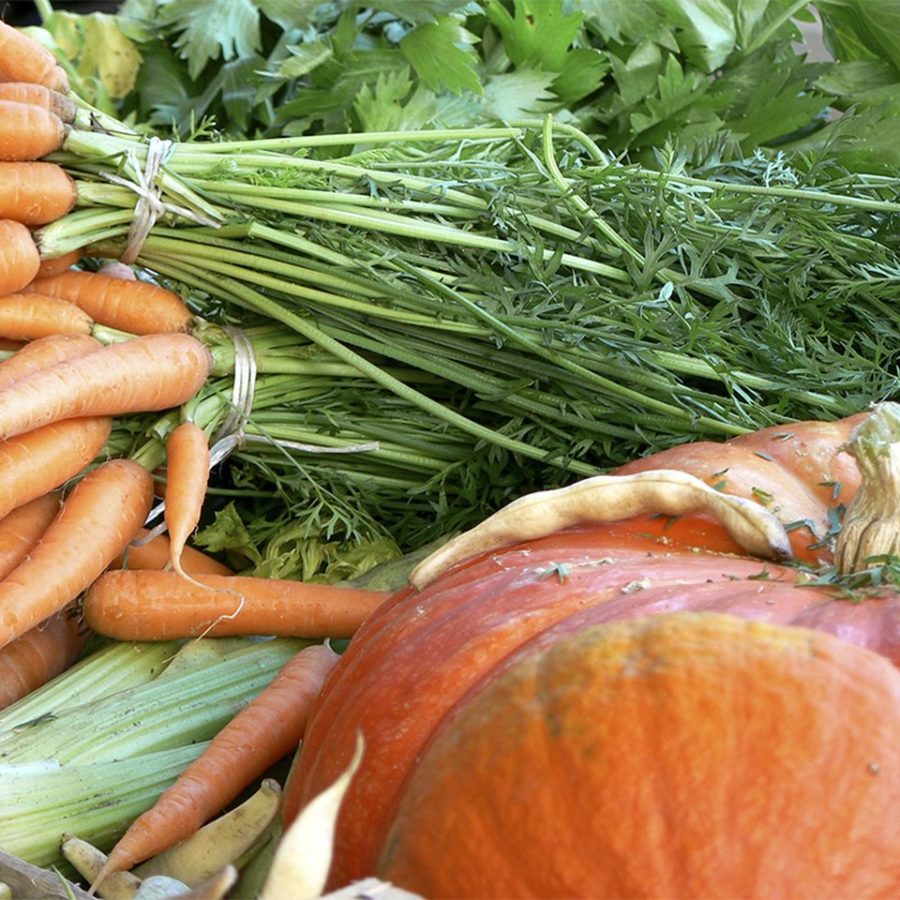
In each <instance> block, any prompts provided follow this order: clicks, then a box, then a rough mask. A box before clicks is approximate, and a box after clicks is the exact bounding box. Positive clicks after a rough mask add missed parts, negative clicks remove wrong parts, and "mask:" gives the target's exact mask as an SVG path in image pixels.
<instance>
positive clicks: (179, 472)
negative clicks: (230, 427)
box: [165, 422, 209, 577]
mask: <svg viewBox="0 0 900 900" xmlns="http://www.w3.org/2000/svg"><path fill="white" fill-rule="evenodd" d="M208 482H209V442H208V441H207V438H206V432H205V431H204V430H203V429H202V428H200V427H199V426H198V425H195V424H194V423H193V422H182V423H181V424H180V425H179V426H178V427H177V428H176V429H175V430H174V431H173V432H172V433H171V434H170V435H169V439H168V440H167V441H166V511H165V519H166V528H167V530H168V532H169V542H170V555H171V562H172V568H173V569H174V570H175V571H176V572H177V573H178V574H179V575H182V576H184V577H187V573H186V572H185V571H184V569H182V567H181V554H182V553H183V552H184V546H185V544H187V540H188V538H189V537H190V536H191V534H192V533H193V531H194V529H195V528H196V527H197V523H198V522H199V521H200V514H201V512H202V511H203V501H204V500H205V499H206V486H207V484H208Z"/></svg>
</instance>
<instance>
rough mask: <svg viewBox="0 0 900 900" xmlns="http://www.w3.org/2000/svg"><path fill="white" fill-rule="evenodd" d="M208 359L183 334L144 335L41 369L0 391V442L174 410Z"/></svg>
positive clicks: (201, 378) (202, 375) (194, 387)
mask: <svg viewBox="0 0 900 900" xmlns="http://www.w3.org/2000/svg"><path fill="white" fill-rule="evenodd" d="M211 364H212V357H211V355H210V353H209V350H207V349H206V347H205V346H204V345H203V344H202V343H201V342H200V341H198V340H197V339H196V338H193V337H191V336H190V335H187V334H150V335H144V336H143V337H136V338H131V339H130V340H127V341H123V342H122V343H119V344H110V345H109V346H106V347H101V348H100V349H99V350H94V351H93V352H91V353H87V354H85V355H84V356H76V357H75V358H74V359H67V360H64V361H63V362H59V363H56V364H55V365H53V366H50V367H49V368H47V369H41V370H40V371H38V372H34V373H32V374H31V375H27V376H25V377H24V378H20V379H19V380H18V381H15V382H13V383H12V384H11V385H9V386H8V387H6V388H5V389H3V390H2V391H0V438H3V439H8V438H10V437H13V436H14V435H17V434H22V433H23V432H25V431H32V430H33V429H35V428H39V427H40V426H41V425H47V424H49V423H50V422H56V421H59V420H60V419H72V418H80V417H82V416H115V415H120V414H127V413H137V412H152V411H154V410H162V409H169V408H171V407H174V406H180V405H181V404H182V403H185V402H187V401H188V400H190V399H191V398H192V397H193V396H194V394H196V393H197V391H199V390H200V388H201V387H202V386H203V383H204V382H205V381H206V377H207V375H208V374H209V371H210V366H211Z"/></svg>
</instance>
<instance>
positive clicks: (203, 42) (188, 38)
mask: <svg viewBox="0 0 900 900" xmlns="http://www.w3.org/2000/svg"><path fill="white" fill-rule="evenodd" d="M159 15H160V17H161V24H162V25H163V27H166V28H172V29H174V30H176V31H177V32H179V34H178V37H177V38H176V39H175V43H174V46H175V49H176V50H178V51H179V52H180V54H181V56H182V58H183V59H186V60H187V64H188V74H189V75H190V77H191V78H197V76H199V74H200V73H201V72H202V71H203V68H204V67H205V66H206V64H207V63H209V62H210V61H211V60H214V59H219V58H220V57H221V59H222V60H223V61H228V60H230V59H234V58H235V57H244V56H252V55H253V54H254V53H255V52H256V51H257V50H259V48H260V32H259V10H258V8H257V7H256V5H255V4H254V3H253V0H164V2H161V3H160V6H159Z"/></svg>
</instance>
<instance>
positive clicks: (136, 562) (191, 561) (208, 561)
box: [112, 528, 234, 575]
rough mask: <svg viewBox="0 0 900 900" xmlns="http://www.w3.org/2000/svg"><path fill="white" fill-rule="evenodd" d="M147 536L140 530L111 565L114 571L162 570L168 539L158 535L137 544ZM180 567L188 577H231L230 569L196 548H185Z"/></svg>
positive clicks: (168, 555)
mask: <svg viewBox="0 0 900 900" xmlns="http://www.w3.org/2000/svg"><path fill="white" fill-rule="evenodd" d="M147 534H149V532H148V531H147V529H146V528H142V529H140V531H138V533H137V535H136V536H135V542H134V543H132V544H130V545H129V546H128V547H127V548H126V550H125V552H124V553H123V554H122V555H121V556H119V557H117V558H116V559H115V560H114V561H113V563H112V568H114V569H164V568H165V567H166V566H167V565H168V563H169V560H170V559H171V550H170V549H169V537H168V535H165V534H159V535H157V536H156V537H155V538H153V539H152V540H149V541H147V543H146V544H142V543H138V542H139V541H140V539H141V538H142V537H144V536H146V535H147ZM181 565H182V568H183V569H184V571H185V572H187V573H188V574H189V575H204V574H205V575H233V574H234V572H232V570H231V569H229V568H228V566H226V565H225V564H224V563H220V562H219V561H218V560H217V559H215V558H214V557H212V556H208V555H207V554H206V553H204V552H203V551H202V550H198V549H197V548H196V547H185V548H184V550H183V551H182V554H181Z"/></svg>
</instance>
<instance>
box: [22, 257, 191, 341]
mask: <svg viewBox="0 0 900 900" xmlns="http://www.w3.org/2000/svg"><path fill="white" fill-rule="evenodd" d="M27 290H28V291H34V292H35V293H38V294H46V295H48V296H50V297H59V298H60V299H61V300H68V301H69V302H70V303H74V304H75V305H76V306H79V307H81V309H83V310H84V311H85V312H86V313H87V314H88V315H89V316H90V317H91V318H92V319H93V320H94V321H95V322H99V323H100V324H101V325H108V326H109V327H110V328H117V329H119V330H120V331H127V332H129V333H130V334H160V333H162V332H175V331H187V329H188V327H189V326H190V324H191V320H192V319H193V313H192V312H191V311H190V310H189V309H188V308H187V306H186V305H185V303H184V301H183V300H182V299H181V298H180V297H179V296H178V294H176V293H174V292H173V291H168V290H166V289H165V288H163V287H160V286H159V285H156V284H150V283H149V282H147V281H137V280H129V279H126V278H120V277H117V276H114V275H107V274H104V273H101V272H82V271H79V270H78V269H69V270H68V271H65V272H61V273H59V274H58V275H52V276H50V277H49V278H40V279H38V280H37V281H35V282H33V283H32V284H30V285H29V286H28V288H27Z"/></svg>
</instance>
